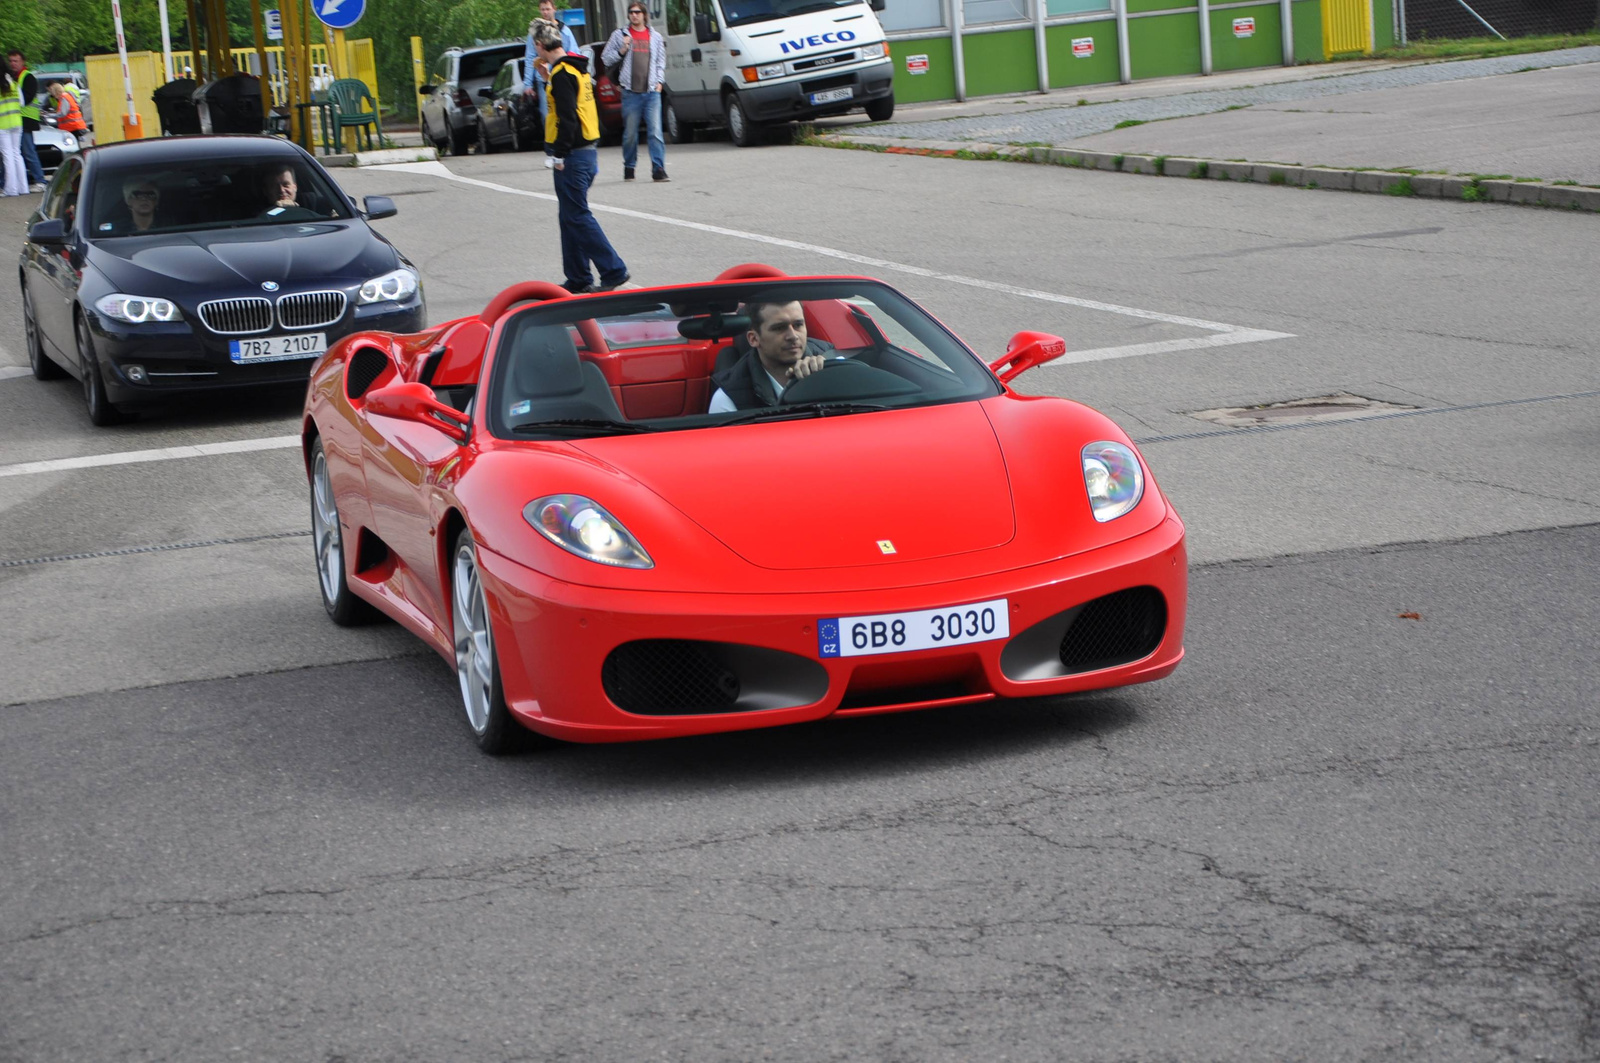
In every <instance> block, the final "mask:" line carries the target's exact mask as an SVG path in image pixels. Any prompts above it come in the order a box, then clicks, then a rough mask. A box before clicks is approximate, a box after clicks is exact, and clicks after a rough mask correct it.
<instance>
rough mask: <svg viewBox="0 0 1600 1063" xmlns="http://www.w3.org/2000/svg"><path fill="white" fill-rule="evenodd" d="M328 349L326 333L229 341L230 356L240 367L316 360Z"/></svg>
mask: <svg viewBox="0 0 1600 1063" xmlns="http://www.w3.org/2000/svg"><path fill="white" fill-rule="evenodd" d="M327 349H328V334H327V333H326V332H302V333H300V334H299V335H297V336H261V337H258V338H256V339H249V340H229V341H228V356H229V357H230V358H232V359H233V360H234V361H235V362H237V363H238V364H240V365H244V364H245V363H247V362H248V363H252V364H253V363H255V362H287V361H289V360H290V359H293V358H315V357H317V356H318V355H319V354H322V353H323V352H324V351H326V350H327Z"/></svg>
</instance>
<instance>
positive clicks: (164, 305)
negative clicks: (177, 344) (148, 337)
mask: <svg viewBox="0 0 1600 1063" xmlns="http://www.w3.org/2000/svg"><path fill="white" fill-rule="evenodd" d="M94 308H95V309H96V310H98V311H100V312H101V313H102V314H104V315H105V316H106V317H112V318H116V319H117V320H118V321H126V322H127V323H128V324H130V325H142V324H144V323H145V322H146V321H181V320H182V319H183V315H182V314H180V313H179V312H178V308H177V306H176V305H175V304H174V303H173V302H172V300H170V299H152V298H150V297H149V296H147V295H105V296H101V297H100V299H99V300H98V301H97V302H96V303H95V304H94Z"/></svg>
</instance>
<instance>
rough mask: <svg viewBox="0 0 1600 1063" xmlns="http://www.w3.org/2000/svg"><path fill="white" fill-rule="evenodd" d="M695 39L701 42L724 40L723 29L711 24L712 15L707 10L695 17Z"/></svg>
mask: <svg viewBox="0 0 1600 1063" xmlns="http://www.w3.org/2000/svg"><path fill="white" fill-rule="evenodd" d="M694 39H695V40H696V41H698V42H699V43H701V44H710V43H711V42H712V41H720V40H722V31H721V30H720V29H718V28H717V27H715V26H713V25H712V24H711V16H710V15H708V14H706V13H705V12H701V13H700V14H698V15H696V16H695V17H694Z"/></svg>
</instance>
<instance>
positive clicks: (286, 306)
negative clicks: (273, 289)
mask: <svg viewBox="0 0 1600 1063" xmlns="http://www.w3.org/2000/svg"><path fill="white" fill-rule="evenodd" d="M345 298H346V297H345V294H344V292H340V291H327V292H296V293H295V294H294V295H283V296H279V297H278V321H279V322H280V323H281V324H282V325H283V327H284V328H319V327H321V326H323V325H331V324H333V323H334V322H335V321H338V320H339V319H340V318H341V317H343V316H344V304H345Z"/></svg>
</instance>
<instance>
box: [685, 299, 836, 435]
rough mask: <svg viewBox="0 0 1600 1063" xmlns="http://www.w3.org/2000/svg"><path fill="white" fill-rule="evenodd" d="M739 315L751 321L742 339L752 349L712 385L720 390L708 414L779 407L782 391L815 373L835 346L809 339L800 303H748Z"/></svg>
mask: <svg viewBox="0 0 1600 1063" xmlns="http://www.w3.org/2000/svg"><path fill="white" fill-rule="evenodd" d="M739 313H740V314H742V315H745V316H748V317H749V318H750V329H749V331H747V332H746V333H745V335H744V339H745V343H746V344H747V345H748V347H749V349H748V350H746V351H745V352H744V355H743V357H741V358H740V359H739V360H738V361H736V362H734V363H733V364H732V365H731V366H729V367H728V368H726V369H724V370H722V372H720V373H716V374H713V375H712V377H711V382H712V383H713V384H715V385H716V386H717V390H716V393H715V394H713V395H712V396H711V406H710V408H709V409H708V410H707V411H706V412H708V413H732V412H733V411H735V410H753V409H759V408H761V407H763V406H776V405H778V403H779V401H780V400H781V399H782V398H783V392H784V389H786V388H788V387H789V386H790V385H791V384H793V383H795V381H797V380H804V379H805V378H806V377H808V376H810V375H811V374H812V373H815V372H817V371H818V370H820V369H821V368H822V366H823V363H824V362H825V361H827V356H828V353H829V352H830V351H832V350H833V345H832V344H830V343H826V342H824V341H822V340H814V339H810V338H809V337H807V335H806V311H805V307H804V306H802V305H801V304H800V303H798V302H793V303H776V302H765V303H747V304H745V305H744V306H743V307H741V308H740V309H739Z"/></svg>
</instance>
